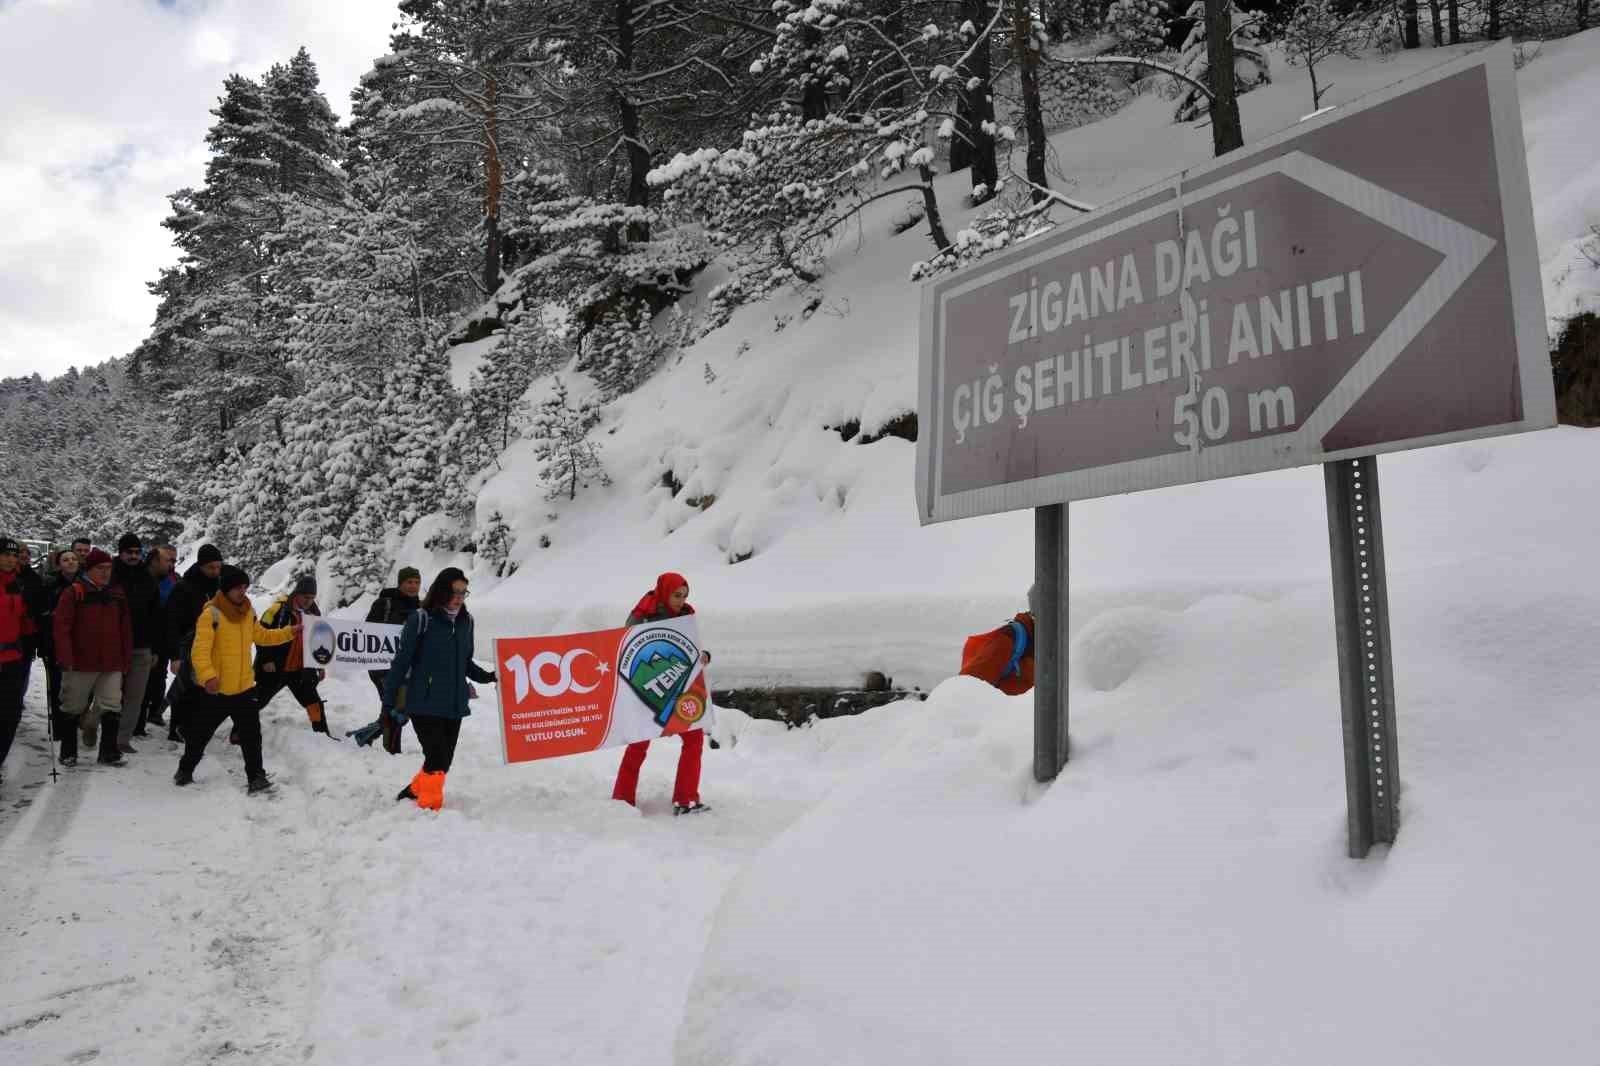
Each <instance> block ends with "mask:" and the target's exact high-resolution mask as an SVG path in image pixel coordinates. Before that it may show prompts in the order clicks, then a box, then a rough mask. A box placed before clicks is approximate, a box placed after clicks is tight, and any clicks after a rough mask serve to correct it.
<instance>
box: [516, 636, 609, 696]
mask: <svg viewBox="0 0 1600 1066" xmlns="http://www.w3.org/2000/svg"><path fill="white" fill-rule="evenodd" d="M585 658H588V659H592V660H593V665H586V667H585V671H586V673H587V674H588V675H589V676H590V677H591V678H592V680H590V681H588V682H587V683H585V682H584V681H582V680H580V679H579V678H578V675H577V673H576V672H575V669H574V668H575V667H576V666H577V664H578V663H579V662H580V661H582V660H584V659H585ZM506 669H508V670H510V671H511V679H512V688H513V689H514V690H515V696H516V702H517V703H521V702H523V701H524V700H526V699H527V698H528V692H529V690H530V689H531V690H532V691H534V692H537V693H538V694H539V695H541V696H543V697H544V698H545V699H556V698H557V697H560V696H565V695H567V694H568V693H569V692H570V693H576V694H577V695H580V696H585V695H588V694H589V693H591V692H593V691H594V690H595V689H597V688H599V687H600V684H601V682H602V681H604V680H605V675H606V674H607V673H609V672H610V670H611V667H610V666H608V665H606V663H605V662H604V661H603V660H602V659H601V658H600V657H599V656H598V655H596V654H595V653H594V652H592V651H590V650H589V649H588V648H573V649H571V650H570V651H568V652H567V653H566V654H560V653H558V652H553V651H543V652H540V653H539V654H538V655H535V656H534V657H533V658H532V659H531V660H527V659H524V658H523V657H522V656H520V655H513V656H511V658H509V659H507V660H506Z"/></svg>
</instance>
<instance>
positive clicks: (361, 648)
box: [305, 617, 405, 671]
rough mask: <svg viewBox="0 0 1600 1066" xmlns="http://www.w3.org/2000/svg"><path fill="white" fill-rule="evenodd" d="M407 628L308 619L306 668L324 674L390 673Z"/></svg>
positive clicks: (339, 619) (327, 619)
mask: <svg viewBox="0 0 1600 1066" xmlns="http://www.w3.org/2000/svg"><path fill="white" fill-rule="evenodd" d="M404 628H405V627H404V626H391V625H383V624H381V623H378V622H361V621H357V620H355V619H351V618H322V617H314V618H312V617H308V618H307V619H306V630H305V641H306V660H307V661H306V665H307V666H308V667H309V666H311V665H312V664H315V665H316V666H318V667H320V668H322V669H324V670H335V671H337V670H352V671H353V670H387V669H389V664H390V663H392V662H394V654H395V652H397V651H399V650H400V632H401V630H402V629H404Z"/></svg>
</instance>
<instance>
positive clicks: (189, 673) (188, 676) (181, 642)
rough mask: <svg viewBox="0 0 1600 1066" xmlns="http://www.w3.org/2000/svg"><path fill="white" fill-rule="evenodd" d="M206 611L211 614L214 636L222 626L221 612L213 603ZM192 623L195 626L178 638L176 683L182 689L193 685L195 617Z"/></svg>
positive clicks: (198, 621) (196, 625)
mask: <svg viewBox="0 0 1600 1066" xmlns="http://www.w3.org/2000/svg"><path fill="white" fill-rule="evenodd" d="M206 610H208V611H210V612H211V632H212V635H213V636H214V635H215V634H216V632H217V627H218V626H220V625H222V612H221V611H219V610H217V605H216V604H214V603H208V604H206ZM194 622H195V624H194V625H192V626H190V627H189V628H188V629H187V630H186V631H185V632H184V634H183V636H181V637H179V638H178V663H179V666H178V683H179V684H180V685H181V686H183V687H184V688H188V687H190V686H192V685H193V684H194V663H193V662H191V661H190V656H191V655H192V654H193V653H194V631H195V630H196V629H197V628H199V625H200V619H199V617H198V616H196V617H195V620H194Z"/></svg>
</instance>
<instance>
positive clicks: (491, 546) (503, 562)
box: [472, 511, 517, 577]
mask: <svg viewBox="0 0 1600 1066" xmlns="http://www.w3.org/2000/svg"><path fill="white" fill-rule="evenodd" d="M472 540H473V544H474V546H475V547H476V548H477V556H478V561H479V562H480V563H487V564H488V565H489V566H490V567H492V568H493V570H494V574H495V576H496V577H506V576H508V575H509V574H514V573H516V569H517V568H516V565H515V564H514V563H512V562H511V561H510V557H511V546H512V545H511V527H510V526H509V525H507V524H506V519H505V516H504V515H502V514H501V513H500V512H499V511H494V512H492V513H490V515H489V520H488V521H487V522H485V523H484V526H483V528H482V529H480V530H478V531H477V534H476V535H475V536H474V537H473V538H472Z"/></svg>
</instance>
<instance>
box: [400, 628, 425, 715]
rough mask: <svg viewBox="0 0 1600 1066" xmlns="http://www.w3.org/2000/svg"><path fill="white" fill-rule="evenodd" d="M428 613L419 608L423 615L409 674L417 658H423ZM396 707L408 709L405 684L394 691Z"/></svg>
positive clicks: (413, 649)
mask: <svg viewBox="0 0 1600 1066" xmlns="http://www.w3.org/2000/svg"><path fill="white" fill-rule="evenodd" d="M428 613H429V612H427V611H425V610H419V611H418V612H417V614H419V615H421V617H420V618H418V619H417V643H416V644H415V645H414V646H413V647H412V649H411V662H410V663H408V664H406V673H408V674H409V673H410V672H411V669H412V668H413V667H415V666H416V665H417V660H418V659H420V658H422V638H423V636H424V635H426V634H427V632H428ZM410 683H411V678H410V677H407V678H406V684H407V685H409V684H410ZM394 709H395V710H397V711H404V710H405V709H406V686H405V685H401V686H400V687H399V688H397V689H395V691H394Z"/></svg>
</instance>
